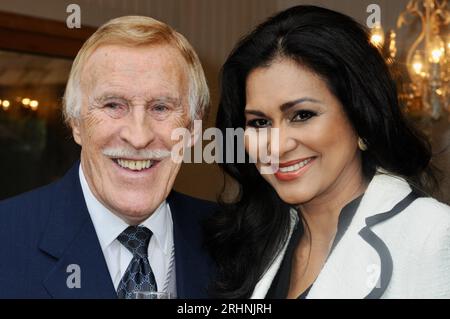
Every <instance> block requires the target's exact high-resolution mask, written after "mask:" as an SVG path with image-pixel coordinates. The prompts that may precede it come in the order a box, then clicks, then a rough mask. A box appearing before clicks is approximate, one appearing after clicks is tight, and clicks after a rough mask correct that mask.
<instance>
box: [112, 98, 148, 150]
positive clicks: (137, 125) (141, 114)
mask: <svg viewBox="0 0 450 319" xmlns="http://www.w3.org/2000/svg"><path fill="white" fill-rule="evenodd" d="M122 120H123V121H124V125H123V128H122V130H121V131H120V137H121V138H122V140H124V141H125V142H127V143H128V144H130V145H131V146H132V147H134V148H135V149H144V148H146V147H147V146H148V145H150V144H151V143H152V141H153V140H154V139H155V134H154V127H153V125H152V122H151V119H149V118H148V114H146V108H145V107H140V108H134V109H132V110H131V111H130V113H129V114H128V115H127V116H126V117H125V118H123V119H122Z"/></svg>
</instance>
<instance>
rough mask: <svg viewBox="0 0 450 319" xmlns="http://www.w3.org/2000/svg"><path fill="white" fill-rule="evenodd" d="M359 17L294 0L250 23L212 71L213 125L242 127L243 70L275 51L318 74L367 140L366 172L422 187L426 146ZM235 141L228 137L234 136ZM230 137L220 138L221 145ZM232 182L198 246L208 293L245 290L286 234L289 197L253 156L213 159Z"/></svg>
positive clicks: (427, 176)
mask: <svg viewBox="0 0 450 319" xmlns="http://www.w3.org/2000/svg"><path fill="white" fill-rule="evenodd" d="M368 39H369V37H368V33H367V31H366V30H365V28H364V27H362V26H361V25H360V24H358V23H357V22H355V21H354V20H353V19H351V18H350V17H348V16H346V15H343V14H340V13H337V12H334V11H331V10H328V9H324V8H319V7H314V6H297V7H293V8H290V9H288V10H286V11H283V12H281V13H279V14H277V15H275V16H274V17H271V18H269V19H268V20H267V21H266V22H264V23H262V24H261V25H259V26H258V27H257V28H256V29H255V30H254V31H253V32H252V33H250V34H249V35H248V36H246V37H245V38H244V39H242V40H241V41H240V42H239V43H238V44H237V46H236V47H235V49H234V50H233V51H232V52H231V54H230V56H229V57H228V59H227V61H226V63H225V64H224V66H223V68H222V72H221V98H220V104H219V111H218V115H217V120H216V126H217V127H218V128H220V129H221V130H222V132H223V133H224V135H225V130H226V128H245V116H244V108H245V104H246V101H245V96H246V94H245V88H246V80H247V76H248V75H249V73H250V72H251V71H252V70H254V69H256V68H259V67H267V66H269V65H270V64H271V63H272V62H273V61H274V59H276V58H278V57H283V58H288V59H292V60H294V61H296V62H297V63H299V64H300V65H302V66H305V67H307V68H309V69H310V70H312V71H313V72H314V73H316V74H318V75H319V76H321V78H322V79H323V80H325V81H326V83H327V85H328V88H329V89H330V91H331V92H332V93H333V94H334V95H335V96H336V97H337V98H338V99H339V101H340V102H341V104H342V105H343V107H344V109H345V113H346V115H347V117H348V118H349V120H350V122H351V124H352V125H353V128H354V130H355V132H356V133H357V134H358V136H359V137H361V138H362V139H363V140H364V141H365V143H366V144H367V146H368V150H367V151H365V152H362V165H363V173H364V175H365V177H366V178H367V179H368V180H370V179H371V178H372V177H373V176H374V174H375V172H376V169H377V168H383V169H384V170H386V171H388V172H390V173H392V174H395V175H398V176H402V177H404V178H406V179H407V180H408V181H410V183H411V184H412V185H415V186H416V187H417V188H419V189H424V187H425V185H426V184H427V182H428V181H433V179H432V174H431V172H429V171H428V168H429V164H430V159H431V148H430V146H429V144H428V143H427V142H426V141H425V140H424V139H422V138H421V137H420V135H419V134H418V133H417V132H416V131H415V130H413V128H412V127H410V126H409V125H408V123H407V122H406V120H405V119H404V117H403V115H402V112H401V109H400V106H399V102H398V98H397V90H396V87H395V83H394V81H393V80H392V78H391V76H390V74H389V71H388V69H387V66H386V64H385V62H384V60H383V58H382V56H381V55H380V54H379V52H378V50H377V49H376V48H375V47H373V46H372V45H371V44H370V42H369V40H368ZM235 145H236V143H235ZM228 147H229V145H227V144H226V143H224V145H223V154H227V152H228V151H230V152H231V151H234V154H236V153H237V152H236V150H227V148H228ZM221 168H222V169H223V170H224V172H225V173H227V174H228V175H230V176H231V177H232V178H233V179H234V180H235V181H236V182H237V184H238V186H239V194H238V196H237V198H236V200H235V201H234V202H232V203H226V202H224V201H222V200H221V201H220V203H221V205H222V210H221V211H220V212H219V213H218V214H217V215H216V216H214V217H213V218H212V219H211V220H209V222H208V223H207V225H206V227H205V230H206V232H207V246H208V248H209V250H210V252H211V254H212V256H213V258H214V259H215V261H216V262H217V265H218V275H217V279H216V281H215V282H214V284H213V285H212V292H213V295H214V296H215V297H222V298H248V297H249V296H250V295H251V293H252V291H253V289H254V288H255V285H256V283H257V282H258V280H259V279H260V278H261V276H262V275H263V274H264V271H265V270H266V269H267V267H268V266H269V265H270V264H271V263H272V261H273V259H274V257H275V255H276V253H277V251H278V249H279V248H280V247H281V246H282V245H283V244H284V243H285V241H286V240H287V234H288V230H289V225H290V216H289V209H290V207H289V205H287V204H286V203H284V202H283V201H282V200H281V199H280V198H279V197H278V195H277V193H276V192H275V190H274V189H273V188H272V187H271V186H270V185H269V184H268V183H267V182H266V181H265V180H264V179H263V178H262V177H261V175H260V173H259V172H258V171H257V169H256V167H255V165H254V164H251V163H249V161H248V158H247V163H244V164H240V163H235V162H225V163H223V164H222V165H221Z"/></svg>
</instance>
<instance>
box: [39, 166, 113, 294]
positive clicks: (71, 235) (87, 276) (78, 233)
mask: <svg viewBox="0 0 450 319" xmlns="http://www.w3.org/2000/svg"><path fill="white" fill-rule="evenodd" d="M78 170H79V163H77V164H76V165H74V167H73V168H72V169H71V170H70V171H69V172H68V173H67V175H66V176H65V177H64V178H63V179H62V180H61V182H60V183H59V184H58V185H57V191H56V192H55V196H54V200H55V202H54V204H53V205H52V212H51V217H50V219H49V222H48V224H47V228H46V231H45V232H44V235H43V237H42V239H41V241H40V246H39V247H40V249H41V250H42V251H43V252H45V253H47V254H49V255H50V256H52V257H53V258H54V259H55V265H54V267H53V268H52V269H51V270H50V272H49V273H48V275H47V277H46V278H45V279H44V281H43V285H44V286H45V288H46V289H47V291H48V292H49V294H50V295H51V296H52V297H54V298H117V295H116V293H115V289H114V286H113V283H112V280H111V278H110V275H109V271H108V268H107V266H106V262H105V259H104V256H103V252H102V250H101V247H100V243H99V241H98V238H97V234H96V232H95V229H94V225H93V224H92V221H91V219H90V216H89V213H88V210H87V208H86V204H85V200H84V196H83V192H82V190H81V186H80V182H79V176H78Z"/></svg>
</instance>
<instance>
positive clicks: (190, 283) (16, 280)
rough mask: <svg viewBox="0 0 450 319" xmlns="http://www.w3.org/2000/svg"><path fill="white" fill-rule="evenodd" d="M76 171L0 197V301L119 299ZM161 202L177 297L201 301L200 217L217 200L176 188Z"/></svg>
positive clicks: (204, 261)
mask: <svg viewBox="0 0 450 319" xmlns="http://www.w3.org/2000/svg"><path fill="white" fill-rule="evenodd" d="M78 169H79V163H77V164H76V165H74V167H72V169H71V170H70V171H69V172H68V173H67V174H66V175H65V176H64V177H63V178H62V179H61V180H59V181H57V182H55V183H53V184H50V185H48V186H45V187H42V188H39V189H37V190H34V191H31V192H29V193H26V194H23V195H20V196H17V197H14V198H11V199H8V200H6V201H3V202H0V298H117V295H116V291H115V290H114V286H113V283H112V280H111V277H110V275H109V271H108V268H107V265H106V262H105V259H104V256H103V253H102V250H101V247H100V243H99V241H98V238H97V235H96V232H95V229H94V225H93V223H92V221H91V218H90V215H89V212H88V210H87V208H86V204H85V200H84V197H83V192H82V190H81V185H80V181H79V175H78ZM167 201H168V203H169V206H170V210H171V212H172V219H173V230H174V243H175V263H176V281H177V293H178V298H206V297H207V293H206V287H207V284H208V282H209V280H210V277H211V276H212V272H213V266H212V261H211V260H210V258H209V257H208V255H207V253H206V252H205V251H204V250H203V249H202V235H201V234H202V232H201V225H200V222H201V220H203V219H204V218H205V217H207V216H208V215H209V214H210V213H212V212H213V211H214V210H215V204H213V203H211V202H207V201H203V200H199V199H194V198H192V197H189V196H186V195H182V194H180V193H177V192H172V193H171V194H170V195H169V197H168V198H167ZM72 264H75V265H78V266H79V267H80V268H79V269H80V275H81V276H80V288H77V287H74V288H69V287H73V285H69V286H68V285H67V281H68V279H69V281H70V282H72V283H73V282H74V281H73V280H70V278H69V276H70V275H71V274H73V273H74V272H73V271H74V270H73V269H71V268H70V267H69V265H72ZM68 267H69V268H68ZM72 279H73V278H72Z"/></svg>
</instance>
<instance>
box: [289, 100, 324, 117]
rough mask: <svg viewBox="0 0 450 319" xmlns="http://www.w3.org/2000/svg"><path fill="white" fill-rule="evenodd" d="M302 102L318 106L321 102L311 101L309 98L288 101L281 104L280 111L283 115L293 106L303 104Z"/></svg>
mask: <svg viewBox="0 0 450 319" xmlns="http://www.w3.org/2000/svg"><path fill="white" fill-rule="evenodd" d="M304 102H311V103H318V104H321V103H322V102H321V101H319V100H316V99H313V98H311V97H302V98H300V99H297V100H293V101H289V102H286V103H283V104H281V105H280V111H281V112H283V113H284V112H286V111H288V110H289V109H290V108H292V107H294V106H295V105H297V104H301V103H304Z"/></svg>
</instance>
